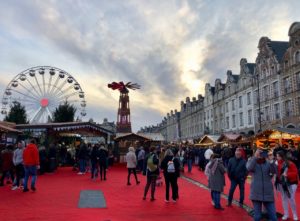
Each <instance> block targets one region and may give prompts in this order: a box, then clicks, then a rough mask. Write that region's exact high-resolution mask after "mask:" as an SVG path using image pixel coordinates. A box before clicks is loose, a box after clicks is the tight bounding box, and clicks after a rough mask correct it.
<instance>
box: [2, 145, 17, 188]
mask: <svg viewBox="0 0 300 221" xmlns="http://www.w3.org/2000/svg"><path fill="white" fill-rule="evenodd" d="M12 149H13V147H12V146H6V147H5V149H4V150H3V151H2V152H1V161H2V176H1V179H0V186H4V180H5V178H6V177H7V176H8V174H9V175H10V177H11V179H12V180H14V170H13V169H14V164H13V152H12Z"/></svg>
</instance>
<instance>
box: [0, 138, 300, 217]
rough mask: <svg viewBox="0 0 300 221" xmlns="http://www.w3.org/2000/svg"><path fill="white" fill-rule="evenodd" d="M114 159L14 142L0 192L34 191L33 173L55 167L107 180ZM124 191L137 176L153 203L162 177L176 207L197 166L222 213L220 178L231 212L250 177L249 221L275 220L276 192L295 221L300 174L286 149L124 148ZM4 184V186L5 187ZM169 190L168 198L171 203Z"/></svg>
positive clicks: (293, 153) (98, 149)
mask: <svg viewBox="0 0 300 221" xmlns="http://www.w3.org/2000/svg"><path fill="white" fill-rule="evenodd" d="M113 161H114V156H113V154H112V152H111V151H109V150H108V149H107V147H106V146H105V145H104V144H103V143H99V144H86V143H84V142H81V143H80V145H78V146H77V147H76V148H69V147H68V146H65V145H64V144H63V143H62V144H52V145H50V147H49V149H48V150H46V148H44V147H43V146H41V147H40V148H38V146H37V145H36V142H35V140H31V141H30V142H29V143H28V144H27V145H26V144H25V142H24V141H19V142H18V143H17V144H16V145H15V146H12V145H8V146H7V147H5V149H3V150H2V151H1V157H0V166H1V167H0V168H1V172H2V176H1V179H0V186H3V185H5V184H6V183H11V184H12V190H16V189H22V190H23V192H28V191H29V188H28V181H29V179H30V177H31V185H30V189H31V190H32V191H36V185H35V183H36V179H37V173H38V171H39V173H40V174H43V173H45V172H53V171H55V170H56V168H57V166H58V165H62V166H63V165H67V166H73V170H76V171H78V174H79V175H83V174H85V173H86V172H90V173H91V179H92V180H95V179H96V178H97V177H98V176H99V177H100V180H104V181H105V180H107V175H106V173H107V169H108V166H109V165H112V164H113ZM126 162H127V169H128V175H127V185H128V186H130V185H131V175H132V174H133V175H134V179H135V183H136V185H139V184H140V180H139V178H138V173H139V172H140V173H142V174H143V175H145V176H146V185H145V187H144V195H143V197H142V198H143V200H146V199H147V195H148V192H149V190H151V191H150V201H154V200H155V190H156V186H158V185H159V184H160V183H161V181H162V177H163V178H164V181H165V191H166V192H165V202H166V203H169V202H170V201H171V202H173V203H176V202H177V200H179V186H178V178H179V177H180V174H181V173H183V172H185V171H184V168H185V165H186V167H187V171H186V172H187V173H191V172H192V170H193V169H194V168H195V167H194V166H195V165H197V167H198V169H199V170H200V171H203V172H204V173H205V175H206V176H207V179H208V187H209V189H210V190H211V199H212V204H213V206H214V208H215V209H217V210H224V207H223V206H222V205H221V193H222V192H224V187H225V185H226V182H225V180H226V179H225V176H226V175H227V176H228V178H229V180H230V188H229V192H228V200H227V206H228V207H231V206H232V203H233V195H234V192H235V189H236V188H237V187H239V190H240V191H239V192H240V197H239V206H240V207H243V206H244V199H245V183H246V180H247V177H248V176H249V175H250V176H251V186H250V196H247V197H249V198H250V200H251V201H252V203H253V209H254V220H261V217H262V213H263V211H265V212H266V213H267V214H268V217H269V219H270V220H273V221H274V220H277V216H276V207H275V203H274V201H275V197H274V193H275V191H278V192H279V193H280V195H281V200H282V206H283V209H284V214H283V217H282V220H288V219H289V218H290V214H289V206H290V208H291V211H292V217H293V220H298V214H297V206H296V205H297V204H296V198H295V194H296V191H297V188H298V182H299V174H300V153H299V150H297V148H296V147H295V146H294V145H293V144H292V143H290V144H289V145H288V146H286V147H285V146H280V145H279V144H276V146H275V148H269V149H268V148H256V149H252V148H250V147H240V146H239V147H238V146H236V147H234V146H227V147H220V146H216V147H207V148H198V147H193V146H189V145H184V146H183V145H179V146H176V145H165V146H162V147H156V146H152V147H151V148H149V149H148V148H143V147H142V146H140V147H138V148H136V149H135V148H134V147H129V149H128V153H127V154H126ZM5 180H6V182H5ZM170 189H171V197H170Z"/></svg>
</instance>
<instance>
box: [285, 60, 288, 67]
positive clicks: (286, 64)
mask: <svg viewBox="0 0 300 221" xmlns="http://www.w3.org/2000/svg"><path fill="white" fill-rule="evenodd" d="M288 66H289V61H288V60H285V61H284V67H285V68H288Z"/></svg>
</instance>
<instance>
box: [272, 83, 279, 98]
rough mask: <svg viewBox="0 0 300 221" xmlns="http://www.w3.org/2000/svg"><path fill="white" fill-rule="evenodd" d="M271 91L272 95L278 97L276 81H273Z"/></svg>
mask: <svg viewBox="0 0 300 221" xmlns="http://www.w3.org/2000/svg"><path fill="white" fill-rule="evenodd" d="M273 92H274V97H279V90H278V81H275V82H274V83H273Z"/></svg>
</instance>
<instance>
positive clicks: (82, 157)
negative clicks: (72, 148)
mask: <svg viewBox="0 0 300 221" xmlns="http://www.w3.org/2000/svg"><path fill="white" fill-rule="evenodd" d="M87 156H88V149H87V146H86V144H85V143H84V142H83V141H81V144H80V147H79V151H78V160H79V172H78V175H83V174H85V172H86V159H87Z"/></svg>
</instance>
